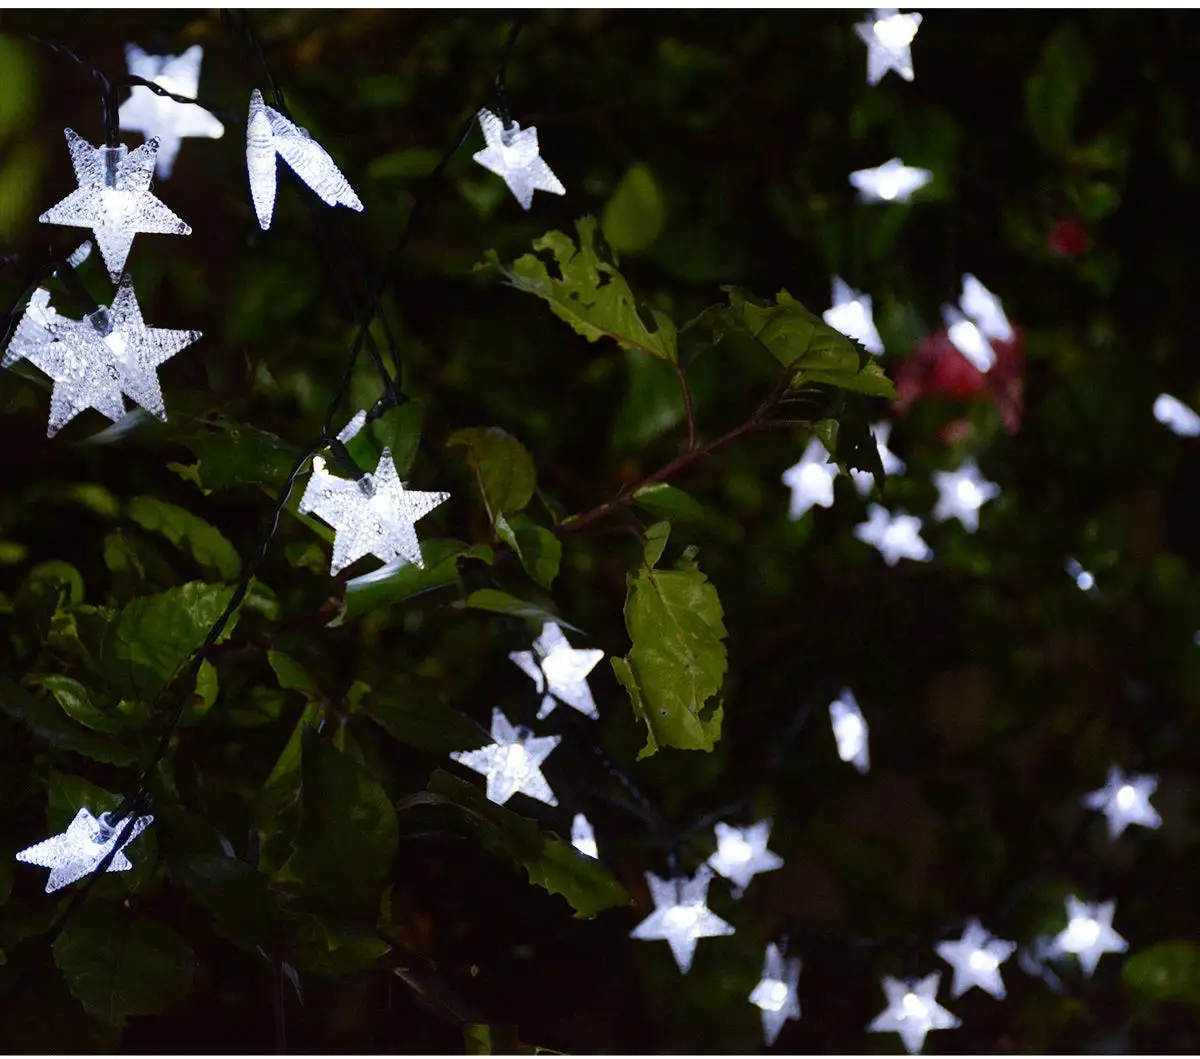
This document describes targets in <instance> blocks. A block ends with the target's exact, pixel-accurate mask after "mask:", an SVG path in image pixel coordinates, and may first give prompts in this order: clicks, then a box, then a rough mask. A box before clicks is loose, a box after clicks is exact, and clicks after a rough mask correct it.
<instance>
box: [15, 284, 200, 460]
mask: <svg viewBox="0 0 1200 1059" xmlns="http://www.w3.org/2000/svg"><path fill="white" fill-rule="evenodd" d="M49 301H50V295H49V293H48V292H47V291H45V290H43V289H42V288H40V287H39V288H38V289H37V290H36V291H35V292H34V294H33V297H32V298H31V299H30V301H29V305H28V307H27V308H26V310H25V314H24V315H23V316H22V317H21V322H20V323H19V324H18V325H17V329H16V331H15V332H14V333H13V337H12V341H11V342H10V343H9V344H8V351H7V352H6V353H5V355H4V361H3V366H4V367H8V366H9V365H10V364H13V363H15V362H16V361H18V360H28V361H29V362H30V363H31V364H33V365H34V366H35V367H37V368H40V369H41V370H42V371H43V372H45V373H46V375H48V376H49V377H50V378H51V379H53V380H54V390H53V393H52V394H51V397H50V423H49V426H48V428H47V430H46V436H47V437H53V436H54V435H55V434H57V433H58V431H59V430H61V429H62V427H63V426H64V425H65V424H66V423H68V422H70V421H71V420H72V419H74V418H75V416H77V415H78V414H79V413H80V412H82V411H83V410H84V409H85V408H94V409H96V411H98V412H101V413H103V414H104V415H106V416H108V418H109V419H111V420H113V422H116V421H117V420H119V419H121V418H122V417H123V416H124V415H125V401H124V397H129V398H131V399H132V400H134V401H136V402H137V403H138V404H139V405H141V406H142V407H143V408H144V409H146V411H147V412H149V413H150V414H151V415H154V416H156V417H157V418H159V419H161V420H164V421H165V420H166V418H167V412H166V406H165V405H164V404H163V397H162V390H161V389H160V387H159V384H158V374H157V372H156V370H155V369H156V368H157V367H158V366H159V365H160V364H162V363H163V362H165V361H166V360H168V359H170V358H171V357H173V356H174V355H175V354H176V353H178V352H179V351H180V350H181V349H183V348H184V347H185V346H188V345H191V343H193V342H195V341H196V339H198V338H200V337H201V336H200V332H199V331H175V330H171V329H168V328H164V327H147V326H146V324H145V322H144V321H143V320H142V312H141V309H140V308H139V307H138V303H137V296H136V295H135V294H134V292H133V283H132V281H131V280H130V278H129V276H128V275H126V276H123V277H122V279H121V285H120V287H119V288H118V289H117V293H116V296H115V297H114V298H113V303H112V308H111V309H106V308H105V307H103V306H101V307H100V308H99V309H97V310H96V312H94V313H92V314H91V315H89V316H88V317H87V318H86V319H84V320H71V319H68V318H66V317H63V316H60V315H59V314H58V313H57V312H56V311H55V309H54V308H53V307H52V306H51V305H50V304H49ZM123 395H124V396H123Z"/></svg>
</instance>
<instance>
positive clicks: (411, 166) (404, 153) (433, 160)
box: [367, 79, 442, 180]
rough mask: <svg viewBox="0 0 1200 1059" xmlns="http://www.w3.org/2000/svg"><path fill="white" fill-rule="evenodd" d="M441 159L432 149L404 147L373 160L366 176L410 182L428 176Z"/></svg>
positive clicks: (440, 154)
mask: <svg viewBox="0 0 1200 1059" xmlns="http://www.w3.org/2000/svg"><path fill="white" fill-rule="evenodd" d="M389 80H394V79H389ZM441 157H442V152H441V151H439V150H437V148H434V147H405V148H403V149H402V150H399V151H391V152H389V153H388V154H381V155H380V156H379V157H378V158H376V159H374V160H373V161H372V162H371V164H370V165H369V166H367V176H369V177H372V178H374V179H376V180H411V179H412V178H413V177H424V176H428V175H429V174H430V173H432V172H433V170H434V169H435V168H436V166H437V164H438V162H439V161H440V160H441Z"/></svg>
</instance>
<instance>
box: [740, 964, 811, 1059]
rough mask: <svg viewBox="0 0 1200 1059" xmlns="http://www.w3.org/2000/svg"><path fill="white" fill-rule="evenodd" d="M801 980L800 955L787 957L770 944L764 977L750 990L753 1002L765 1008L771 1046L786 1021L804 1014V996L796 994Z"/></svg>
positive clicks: (764, 1032) (765, 1033)
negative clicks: (802, 1011)
mask: <svg viewBox="0 0 1200 1059" xmlns="http://www.w3.org/2000/svg"><path fill="white" fill-rule="evenodd" d="M799 981H800V960H799V958H798V957H796V958H794V959H790V960H785V959H784V958H783V956H782V954H781V953H780V952H779V947H778V946H777V945H774V944H771V945H768V946H767V958H766V960H765V961H764V962H763V973H762V980H761V981H760V982H759V983H758V985H756V986H755V987H754V992H752V993H751V994H750V1003H751V1004H753V1005H754V1006H755V1007H757V1008H760V1009H761V1010H762V1025H763V1037H765V1038H766V1041H767V1047H770V1046H771V1045H773V1044H774V1043H775V1041H776V1039H777V1038H778V1037H779V1031H780V1030H781V1029H783V1024H784V1023H785V1022H787V1021H788V1020H789V1019H798V1018H799V1017H800V999H799V997H797V996H796V986H797V984H798V983H799Z"/></svg>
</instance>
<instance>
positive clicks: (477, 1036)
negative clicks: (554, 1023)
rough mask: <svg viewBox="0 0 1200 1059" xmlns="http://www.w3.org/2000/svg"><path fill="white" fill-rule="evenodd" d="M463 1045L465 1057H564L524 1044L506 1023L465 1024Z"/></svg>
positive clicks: (514, 1028)
mask: <svg viewBox="0 0 1200 1059" xmlns="http://www.w3.org/2000/svg"><path fill="white" fill-rule="evenodd" d="M462 1031H463V1044H464V1045H465V1046H466V1053H467V1055H565V1054H566V1053H565V1052H556V1051H553V1050H552V1049H550V1048H542V1047H541V1046H540V1045H536V1044H526V1043H525V1042H524V1041H522V1040H521V1039H520V1038H519V1037H518V1036H517V1027H516V1026H512V1025H509V1024H508V1023H496V1022H493V1023H490V1024H489V1023H486V1022H466V1023H464V1024H463V1028H462Z"/></svg>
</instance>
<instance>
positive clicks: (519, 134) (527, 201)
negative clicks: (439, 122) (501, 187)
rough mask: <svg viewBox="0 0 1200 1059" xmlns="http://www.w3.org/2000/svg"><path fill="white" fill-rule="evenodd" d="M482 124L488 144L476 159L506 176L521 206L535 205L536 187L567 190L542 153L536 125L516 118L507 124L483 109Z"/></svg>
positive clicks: (564, 192)
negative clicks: (527, 123) (523, 122)
mask: <svg viewBox="0 0 1200 1059" xmlns="http://www.w3.org/2000/svg"><path fill="white" fill-rule="evenodd" d="M479 128H480V129H481V130H482V132H483V139H484V142H485V143H486V144H487V146H486V147H484V149H483V150H482V151H476V152H475V161H476V162H478V163H479V164H480V165H481V166H483V168H484V169H487V170H490V171H491V172H493V173H495V174H496V175H497V176H498V177H501V178H503V180H504V183H506V184H507V185H508V189H509V191H511V192H512V193H513V195H514V196H515V197H516V200H517V201H518V202H519V203H520V204H521V208H522V209H524V210H527V209H529V208H530V206H532V205H533V193H534V192H535V191H548V192H550V193H551V194H553V195H565V194H566V193H567V189H566V188H565V187H563V185H562V182H561V181H560V180H559V179H558V177H556V176H555V175H554V173H553V172H552V171H551V169H550V167H549V166H548V165H546V162H545V160H544V159H543V158H542V156H541V154H540V153H539V150H538V138H537V129H536V128H535V127H534V126H532V125H531V126H530V127H529V128H528V129H522V128H521V126H520V125H518V124H517V123H516V122H515V121H514V122H513V123H512V124H511V125H509V126H508V127H507V128H505V124H504V122H503V121H501V120H500V119H499V118H498V117H497V116H496V115H495V114H493V113H492V112H491V111H490V110H481V111H480V112H479Z"/></svg>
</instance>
